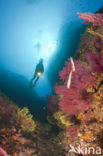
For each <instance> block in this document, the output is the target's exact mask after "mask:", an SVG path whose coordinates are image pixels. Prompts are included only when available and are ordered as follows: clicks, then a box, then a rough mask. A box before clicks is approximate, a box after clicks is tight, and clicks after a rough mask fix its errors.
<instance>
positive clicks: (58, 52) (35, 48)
mask: <svg viewBox="0 0 103 156" xmlns="http://www.w3.org/2000/svg"><path fill="white" fill-rule="evenodd" d="M102 6H103V1H102V0H52V1H49V0H0V90H1V91H2V92H4V93H5V94H6V95H7V96H9V97H10V98H11V99H12V100H13V101H15V102H16V103H17V104H18V105H19V106H27V107H29V108H30V110H31V111H32V112H33V113H34V114H35V116H38V117H39V118H40V117H44V116H45V114H46V113H45V109H44V106H45V105H46V100H47V96H48V95H50V94H51V93H52V92H53V86H54V84H55V83H56V81H57V80H58V72H59V71H60V70H61V69H62V67H63V65H64V61H65V60H67V58H68V57H70V56H72V55H74V53H75V51H76V49H77V46H78V43H79V41H80V35H81V34H82V33H83V32H84V30H85V27H86V26H84V25H82V24H81V23H82V20H80V19H79V18H78V15H77V12H92V13H94V12H96V11H97V10H98V9H99V8H100V7H102ZM40 58H43V59H44V67H45V72H44V75H43V76H42V77H41V79H40V80H39V81H38V83H37V85H36V87H35V88H34V89H30V88H29V81H30V79H31V78H32V76H33V73H34V70H35V66H36V64H37V63H38V61H39V59H40Z"/></svg>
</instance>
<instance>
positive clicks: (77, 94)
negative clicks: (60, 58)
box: [55, 61, 97, 114]
mask: <svg viewBox="0 0 103 156" xmlns="http://www.w3.org/2000/svg"><path fill="white" fill-rule="evenodd" d="M74 64H75V68H76V70H75V72H73V74H72V80H71V85H70V88H69V89H68V88H67V79H68V75H69V73H70V70H71V69H70V63H69V62H66V64H65V67H64V68H63V70H62V71H61V72H60V73H59V74H60V78H61V79H62V80H63V81H64V85H56V86H55V92H56V94H57V95H58V99H59V107H60V109H61V110H62V111H64V112H65V113H70V114H79V113H81V112H83V111H84V110H85V109H86V108H87V107H89V106H90V105H91V103H92V100H93V99H92V95H91V93H88V92H87V89H88V88H91V87H94V86H95V85H96V82H97V81H96V77H94V76H92V75H91V71H90V70H89V69H88V67H87V66H86V65H81V63H80V62H79V61H74Z"/></svg>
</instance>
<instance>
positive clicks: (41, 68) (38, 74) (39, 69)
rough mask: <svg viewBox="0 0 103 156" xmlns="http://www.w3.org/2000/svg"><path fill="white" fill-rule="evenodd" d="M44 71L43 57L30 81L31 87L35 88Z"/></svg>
mask: <svg viewBox="0 0 103 156" xmlns="http://www.w3.org/2000/svg"><path fill="white" fill-rule="evenodd" d="M43 73H44V66H43V59H40V61H39V63H38V64H37V66H36V69H35V73H34V76H33V78H32V79H31V81H30V88H33V87H34V86H35V85H36V83H37V81H38V79H39V78H40V77H41V76H42V74H43Z"/></svg>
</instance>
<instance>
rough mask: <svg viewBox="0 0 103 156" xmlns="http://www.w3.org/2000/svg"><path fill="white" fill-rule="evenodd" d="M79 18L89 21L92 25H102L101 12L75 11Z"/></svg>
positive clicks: (102, 15) (102, 17)
mask: <svg viewBox="0 0 103 156" xmlns="http://www.w3.org/2000/svg"><path fill="white" fill-rule="evenodd" d="M77 14H78V15H79V18H81V19H83V20H86V22H84V23H87V22H91V23H92V24H93V26H103V14H99V13H97V14H93V13H77Z"/></svg>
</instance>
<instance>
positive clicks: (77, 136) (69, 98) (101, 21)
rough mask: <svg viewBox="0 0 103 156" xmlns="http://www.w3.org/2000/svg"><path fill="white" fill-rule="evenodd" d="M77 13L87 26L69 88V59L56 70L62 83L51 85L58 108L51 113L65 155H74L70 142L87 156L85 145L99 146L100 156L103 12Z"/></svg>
mask: <svg viewBox="0 0 103 156" xmlns="http://www.w3.org/2000/svg"><path fill="white" fill-rule="evenodd" d="M78 14H79V17H80V18H81V19H84V20H86V22H84V24H88V26H87V29H86V31H85V33H84V34H83V35H82V37H81V42H80V44H79V46H78V49H77V52H76V54H75V56H74V57H73V61H74V66H75V71H74V72H73V73H72V76H71V84H70V87H69V88H68V87H67V83H68V76H69V74H70V72H71V70H72V69H71V63H70V59H68V61H67V62H65V65H64V67H63V70H62V71H60V72H59V77H60V80H61V81H62V83H61V84H59V83H58V82H57V84H56V85H55V86H54V94H55V98H57V101H58V102H57V105H58V106H59V110H58V111H57V112H53V114H52V115H53V117H54V118H55V119H56V124H57V125H58V127H59V128H60V132H59V135H58V136H59V138H60V140H61V144H62V145H63V147H64V148H65V150H66V151H67V155H68V154H69V156H72V155H73V156H75V155H77V154H76V153H73V152H71V153H68V151H69V149H70V145H72V146H73V147H75V149H77V146H78V145H80V146H81V147H82V152H81V153H80V154H81V155H86V154H84V150H85V149H84V147H100V151H99V154H100V155H103V151H102V149H103V14H100V13H97V14H92V13H78ZM52 106H53V104H52ZM92 152H93V151H92V150H91V152H90V154H91V155H92V154H93V153H92ZM77 153H78V149H77ZM87 155H88V154H87ZM94 155H95V154H94Z"/></svg>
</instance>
